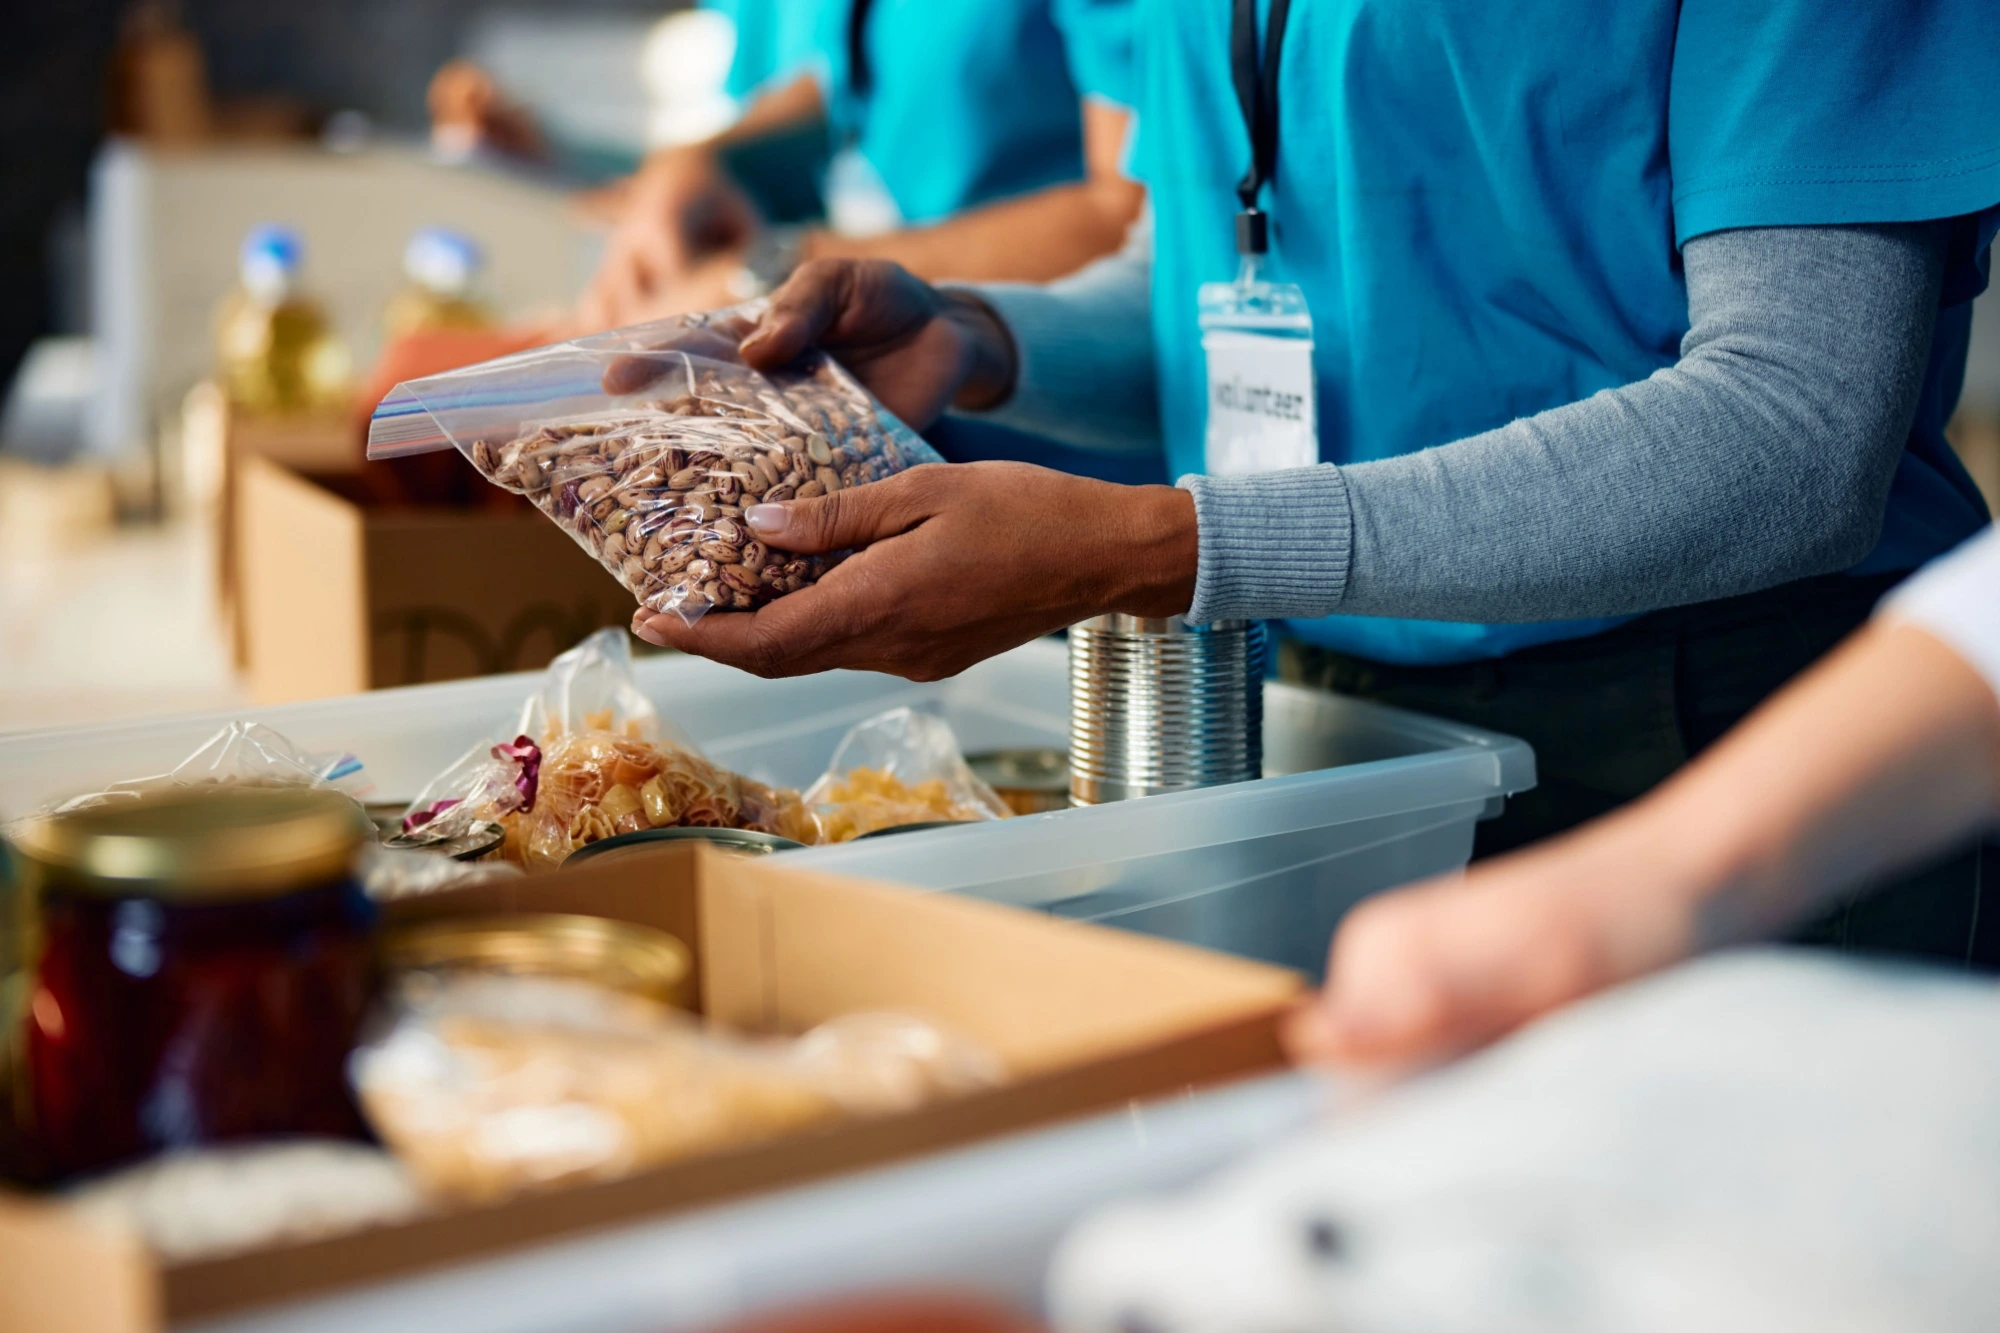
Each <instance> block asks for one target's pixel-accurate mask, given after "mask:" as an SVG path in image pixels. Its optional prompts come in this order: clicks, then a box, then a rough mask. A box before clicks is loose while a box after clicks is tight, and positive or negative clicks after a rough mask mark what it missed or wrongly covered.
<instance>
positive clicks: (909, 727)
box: [805, 708, 1013, 842]
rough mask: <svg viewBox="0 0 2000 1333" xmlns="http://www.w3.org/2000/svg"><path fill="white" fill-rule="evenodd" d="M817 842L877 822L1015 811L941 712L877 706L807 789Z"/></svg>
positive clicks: (843, 838)
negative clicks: (979, 771) (969, 760)
mask: <svg viewBox="0 0 2000 1333" xmlns="http://www.w3.org/2000/svg"><path fill="white" fill-rule="evenodd" d="M805 804H806V809H807V810H808V811H809V812H810V813H811V815H812V818H813V821H814V824H815V830H814V831H815V833H816V835H817V836H815V837H814V838H813V839H812V841H814V842H847V841H849V840H850V839H853V838H858V837H861V836H862V835H863V834H867V833H873V832H876V831H877V830H879V829H885V828H896V827H900V826H901V825H905V824H930V823H937V822H941V821H957V822H969V821H972V820H979V819H1005V818H1007V817H1008V816H1009V815H1010V814H1011V813H1013V812H1012V811H1010V810H1009V809H1008V808H1007V804H1006V802H1004V801H1002V800H1001V799H1000V797H999V796H998V795H997V794H995V792H994V790H993V789H992V788H991V787H989V786H987V785H986V784H985V783H984V782H982V781H980V779H979V777H978V775H976V774H975V773H973V771H972V769H971V768H970V767H969V766H968V765H967V764H966V762H965V756H964V754H963V753H962V752H961V751H960V750H959V748H958V737H957V736H955V735H953V734H952V730H951V726H950V724H948V723H947V722H945V720H944V719H943V718H940V717H934V716H932V715H931V714H929V713H920V712H918V711H916V710H915V709H913V708H895V709H891V710H890V711H888V712H886V713H879V714H877V715H876V716H874V717H871V718H869V719H868V720H867V721H866V722H863V723H861V724H859V725H858V726H856V727H855V728H854V729H853V730H851V731H849V732H848V733H847V735H846V737H845V738H843V739H842V741H841V742H840V748H839V749H837V750H835V751H834V752H833V762H832V763H830V764H829V765H827V770H826V772H825V773H824V774H822V775H821V776H820V779H819V781H817V782H815V783H814V784H813V785H812V787H811V788H810V789H808V790H807V792H806V794H805Z"/></svg>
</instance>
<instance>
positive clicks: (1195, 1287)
mask: <svg viewBox="0 0 2000 1333" xmlns="http://www.w3.org/2000/svg"><path fill="white" fill-rule="evenodd" d="M1996 1053H2000V987H1996V986H1995V985H1993V984H1990V983H1987V982H1983V981H1976V980H1969V979H1966V978H1963V977H1959V976H1956V975H1953V974H1948V973H1943V972H1934V971H1920V970H1916V969H1912V968H1897V967H1890V966H1878V965H1869V964H1861V963H1854V962H1847V961H1843V960H1840V959H1837V958H1834V957H1829V956H1826V955H1819V954H1809V953H1805V952H1803V951H1793V950H1779V949H1767V950H1757V951H1746V952H1743V953H1737V954H1732V955H1722V956H1718V957H1714V958H1711V959H1709V960H1708V961H1705V962H1701V963H1697V964H1694V965H1691V966H1688V967H1684V968H1681V969H1678V970H1676V971H1674V972H1672V973H1669V974H1666V975H1664V976H1661V977H1657V978H1654V979H1652V980H1649V981H1646V982H1643V983H1640V984H1637V985H1634V986H1631V987H1628V988H1625V989H1623V990H1620V991H1617V992H1613V993H1611V994H1609V995H1607V996H1604V997H1602V998H1600V999H1598V1000H1596V1001H1594V1002H1591V1003H1589V1004H1585V1005H1581V1006H1578V1007H1576V1008H1573V1009H1571V1010H1568V1011H1566V1012H1564V1013H1561V1014H1558V1015H1556V1016H1554V1017H1552V1018H1550V1019H1547V1020H1545V1021H1543V1022H1542V1023H1540V1024H1538V1025H1536V1026H1535V1027H1533V1028H1531V1029H1529V1030H1527V1031H1525V1032H1523V1033H1522V1034H1520V1035H1518V1036H1517V1037H1515V1038H1513V1039H1512V1040H1510V1041H1508V1042H1505V1043H1503V1044H1501V1045H1500V1046H1498V1047H1495V1048H1493V1049H1492V1050H1490V1051H1488V1052H1486V1053H1484V1054H1482V1055H1480V1056H1477V1057H1475V1058H1473V1059H1470V1060H1467V1061H1465V1062H1463V1063H1461V1064H1458V1065H1456V1066H1453V1067H1451V1068H1449V1069H1445V1070H1441V1071H1438V1072H1437V1073H1434V1074H1432V1075H1430V1076H1428V1077H1426V1078H1424V1079H1422V1080H1420V1081H1418V1082H1415V1083H1412V1084H1408V1085H1405V1086H1403V1087H1402V1088H1400V1089H1397V1090H1394V1091H1392V1092H1389V1093H1387V1094H1385V1095H1383V1096H1381V1097H1379V1098H1376V1099H1373V1100H1371V1101H1369V1102H1368V1103H1367V1104H1365V1105H1359V1106H1353V1107H1351V1109H1349V1110H1347V1111H1346V1112H1344V1113H1343V1114H1341V1115H1339V1116H1338V1117H1336V1119H1335V1120H1334V1121H1333V1122H1332V1123H1330V1124H1328V1125H1327V1126H1326V1127H1325V1128H1323V1129H1322V1130H1319V1131H1317V1132H1315V1133H1313V1134H1312V1135H1310V1136H1308V1137H1305V1138H1303V1139H1300V1140H1296V1141H1293V1142H1290V1143H1287V1144H1284V1145H1281V1146H1278V1147H1276V1148H1273V1149H1272V1150H1270V1151H1268V1152H1266V1153H1264V1154H1263V1155H1261V1156H1260V1157H1258V1158H1256V1159H1254V1160H1251V1161H1249V1162H1246V1163H1244V1164H1242V1165H1240V1166H1237V1167H1235V1168H1233V1169H1231V1170H1229V1171H1227V1172H1225V1173H1224V1174H1222V1175H1221V1176H1219V1177H1217V1178H1215V1179H1213V1180H1211V1181H1209V1182H1207V1183H1206V1184H1204V1185H1202V1186H1200V1187H1198V1188H1196V1189H1194V1190H1192V1191H1190V1192H1188V1193H1186V1194H1183V1195H1180V1196H1177V1197H1171V1198H1165V1199H1157V1200H1150V1201H1142V1202H1133V1203H1126V1204H1122V1205H1117V1206H1114V1207H1112V1208H1109V1209H1107V1210H1105V1211H1103V1212H1102V1213H1100V1214H1098V1215H1096V1216H1094V1217H1091V1218H1088V1219H1086V1220H1085V1221H1084V1222H1083V1223H1082V1224H1081V1225H1080V1226H1079V1227H1078V1228H1077V1229H1076V1231H1074V1232H1073V1233H1072V1235H1071V1236H1070V1237H1069V1238H1068V1239H1067V1240H1066V1242H1065V1243H1064V1245H1063V1247H1062V1248H1061V1250H1060V1251H1059V1253H1058V1255H1057V1257H1056V1260H1055V1263H1054V1265H1053V1267H1052V1269H1051V1273H1050V1277H1049V1300H1050V1309H1051V1313H1052V1315H1053V1317H1054V1319H1055V1321H1056V1323H1057V1324H1058V1326H1059V1327H1061V1328H1062V1329H1064V1330H1066V1333H1099V1331H1103V1333H1111V1331H1112V1330H1117V1331H1118V1333H1135V1331H1136V1330H1145V1331H1146V1333H1306V1331H1307V1330H1317V1329H1337V1330H1341V1331H1342V1333H1404V1331H1405V1330H1407V1331H1408V1333H1418V1331H1419V1330H1421V1333H1526V1330H1535V1333H1584V1330H1589V1333H1669V1331H1671V1333H1686V1330H1691V1329H1699V1330H1703V1331H1704V1333H1738V1331H1739V1330H1740V1331H1741V1333H1774V1331H1778V1330H1789V1329H1809V1330H1813V1333H1862V1331H1863V1330H1867V1331H1868V1333H1875V1331H1877V1330H1880V1331H1881V1333H1889V1331H1890V1330H1893V1331H1894V1333H1931V1331H1936V1333H1944V1331H1946V1330H1954V1331H1955V1330H1966V1331H1967V1333H1971V1331H1972V1330H1981V1331H1982V1333H1983V1331H1986V1330H1992V1329H1996V1328H2000V1263H1996V1261H1995V1256H1996V1255H2000V1058H1996Z"/></svg>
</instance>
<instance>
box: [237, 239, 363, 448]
mask: <svg viewBox="0 0 2000 1333" xmlns="http://www.w3.org/2000/svg"><path fill="white" fill-rule="evenodd" d="M302 260H303V252H302V248H301V246H300V244H299V238H298V235H297V233H295V232H293V231H292V230H291V229H290V228H288V227H277V226H264V227H257V228H254V229H252V230H251V232H250V234H249V235H248V236H246V237H244V239H243V250H242V253H241V255H240V257H239V260H238V265H237V275H238V280H237V287H236V290H235V291H233V292H231V293H230V294H229V297H228V299H227V300H226V301H225V302H224V303H223V307H222V317H221V321H220V325H219V328H218V330H217V338H216V360H217V368H218V370H219V372H220V374H221V377H222V383H223V388H224V390H225V391H226V392H227V393H228V395H229V400H230V402H231V404H232V405H234V406H236V407H239V408H242V409H244V410H246V411H251V412H271V413H292V412H313V411H329V410H337V409H343V408H345V406H346V403H347V394H348V392H349V380H350V374H351V370H352V366H351V364H350V362H349V359H348V354H347V348H346V346H345V345H344V344H343V343H342V342H341V341H340V339H339V338H338V337H336V336H335V334H334V332H333V328H332V326H331V325H330V324H329V323H328V322H327V318H326V313H325V312H324V311H323V310H322V309H321V308H320V306H319V303H318V302H316V301H314V300H312V299H311V298H310V297H309V296H307V295H306V294H305V293H304V292H302V291H301V290H300V286H299V270H300V265H301V262H302Z"/></svg>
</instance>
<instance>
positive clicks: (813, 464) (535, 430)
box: [368, 303, 938, 622]
mask: <svg viewBox="0 0 2000 1333" xmlns="http://www.w3.org/2000/svg"><path fill="white" fill-rule="evenodd" d="M761 310H762V306H761V304H759V303H752V304H750V305H744V306H735V307H732V308H730V309H726V310H718V311H714V312H711V313H709V314H703V315H692V316H686V317H682V318H679V319H671V320H661V321H658V322H655V323H652V324H641V325H636V326H634V327H632V328H628V329H618V330H614V331H611V332H608V333H598V334H592V335H590V336H589V337H584V338H576V339H572V340H571V341H569V342H565V343H557V344H555V345H553V346H550V347H542V348H537V349H535V350H534V351H530V352H521V353H518V354H516V355H514V356H509V357H502V358H500V359H499V360H497V361H488V362H486V363H484V364H483V365H477V366H472V367H469V368H467V369H464V370H457V371H451V372H448V373H446V374H443V375H433V376H430V377H428V378H426V379H420V380H411V381H408V382H407V383H404V384H399V385H397V386H396V388H395V390H394V391H393V392H392V393H391V394H390V395H389V396H388V397H387V398H385V399H383V400H382V403H381V404H380V405H379V406H378V407H377V408H376V409H375V414H374V417H373V419H372V420H371V422H370V423H369V430H368V456H369V457H370V458H377V459H379V458H396V457H401V456H404V455H407V454H413V453H423V452H428V451H431V450H436V449H443V448H447V447H455V448H457V449H458V451H459V452H460V453H462V454H464V455H465V456H466V457H467V458H468V459H470V460H471V462H472V465H473V466H474V467H476V468H478V469H479V471H480V472H481V473H482V474H483V475H484V476H485V477H486V478H487V480H489V481H491V482H493V483H494V484H495V485H498V486H503V487H505V488H506V489H508V490H510V491H513V492H515V493H516V494H519V495H523V496H526V497H527V498H528V499H529V500H530V501H532V502H533V503H534V505H535V506H536V507H537V508H538V509H540V510H541V511H542V512H543V513H544V514H547V515H548V516H549V517H550V518H551V519H553V520H555V521H556V522H557V523H559V524H561V525H562V527H563V528H564V530H565V531H567V532H569V533H570V534H571V535H572V536H574V537H575V538H576V540H577V542H578V543H579V544H580V545H582V546H583V547H584V549H585V550H588V551H589V552H590V553H591V554H592V555H594V556H596V557H597V558H598V560H599V561H600V562H601V563H602V564H603V565H604V567H605V568H606V569H608V570H610V571H611V573H612V574H613V575H614V576H616V577H617V579H618V581H619V582H620V583H622V584H624V586H625V587H626V589H627V590H628V591H630V592H631V593H632V595H633V596H634V597H635V598H637V599H638V601H639V603H640V604H641V605H643V606H645V607H646V608H647V609H649V610H652V611H673V612H676V613H678V614H679V615H680V616H681V617H682V618H684V619H686V620H688V621H689V622H692V621H693V620H694V619H696V618H697V617H698V616H700V615H701V614H703V613H704V612H706V611H708V610H710V609H722V610H749V609H752V608H754V607H757V606H760V605H762V604H763V603H765V602H768V601H770V600H771V599H773V598H775V597H779V596H782V595H784V594H785V593H788V592H793V591H796V590H797V589H799V588H801V587H804V586H806V585H807V584H809V583H813V582H815V581H816V580H817V579H818V578H819V577H820V575H821V574H822V573H823V572H824V571H825V569H827V568H828V567H829V566H830V565H831V564H832V563H833V562H834V558H832V557H812V556H791V555H787V554H785V553H784V552H779V551H772V550H770V549H769V548H767V547H766V546H765V545H764V544H763V543H762V542H759V541H756V540H754V539H753V538H752V536H751V534H750V531H749V529H748V527H747V526H746V525H745V524H744V522H743V518H742V514H743V510H744V509H745V508H747V507H748V506H750V505H752V504H756V503H758V502H759V501H765V500H769V501H778V500H787V499H793V498H803V497H809V496H814V495H820V494H824V493H826V492H829V491H838V490H844V489H846V488H848V487H851V486H860V485H864V484H866V483H867V482H870V481H875V480H879V479H881V478H883V477H886V476H890V475H892V474H894V473H897V472H901V471H903V470H904V469H905V468H909V467H912V466H915V465H916V464H918V463H927V462H936V461H938V455H937V454H936V453H935V452H934V451H933V450H932V449H931V447H930V446H929V445H927V444H925V443H924V441H923V439H922V438H921V437H919V436H918V435H917V434H916V433H915V432H914V431H912V430H911V429H910V428H909V427H908V426H905V425H904V424H903V423H902V422H901V421H898V420H897V419H896V418H895V417H894V416H893V415H891V414H890V412H889V411H888V409H887V408H885V407H883V406H882V405H881V404H880V403H878V402H876V401H875V400H874V398H872V397H871V396H870V395H869V394H868V392H867V390H865V389H863V388H862V387H861V385H860V384H859V383H858V382H857V381H856V380H855V379H854V378H853V377H852V376H851V375H849V374H848V373H847V372H846V371H845V370H843V369H841V368H840V366H839V365H838V364H836V363H835V362H834V361H833V360H832V359H830V358H829V357H827V356H826V355H825V354H823V353H818V352H812V353H808V354H807V355H805V356H803V357H800V358H799V359H798V360H797V361H795V362H793V363H792V364H791V365H789V366H787V367H785V368H784V369H782V370H777V371H771V372H765V373H760V372H758V371H755V370H752V369H750V368H749V367H748V366H746V365H745V364H744V363H743V360H742V358H741V357H740V356H738V355H737V351H736V345H737V342H738V340H739V339H740V338H741V337H742V336H743V335H744V334H746V333H747V332H748V331H749V329H750V327H751V326H752V325H753V324H754V323H755V321H756V317H757V316H758V314H759V313H761Z"/></svg>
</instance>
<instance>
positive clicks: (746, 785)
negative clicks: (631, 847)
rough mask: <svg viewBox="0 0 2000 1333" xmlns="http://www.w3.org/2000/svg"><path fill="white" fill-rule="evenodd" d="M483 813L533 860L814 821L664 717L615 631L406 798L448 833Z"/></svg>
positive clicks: (553, 670) (803, 828)
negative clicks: (642, 833)
mask: <svg viewBox="0 0 2000 1333" xmlns="http://www.w3.org/2000/svg"><path fill="white" fill-rule="evenodd" d="M482 820H492V821H497V822H498V823H499V824H500V825H501V827H502V828H503V829H504V830H505V833H506V839H505V841H504V842H503V843H502V845H501V855H502V856H503V857H504V858H505V859H506V860H508V861H512V862H513V863H515V864H516V865H520V866H525V867H527V868H528V869H531V870H534V869H553V868H554V867H556V866H559V865H561V864H562V863H563V861H565V860H566V859H568V857H569V854H570V853H571V852H573V851H575V850H576V849H577V848H579V847H582V846H585V845H587V844H589V843H593V842H598V841H601V840H602V839H605V838H609V837H614V836H616V835H617V834H620V833H632V832H636V831H638V830H640V829H646V828H742V829H755V830H757V831H758V832H761V833H776V834H780V835H783V836H785V837H792V838H796V839H797V840H799V841H802V842H803V841H808V840H809V839H808V838H800V837H799V836H798V835H799V833H801V832H810V831H811V821H810V820H809V819H808V817H807V815H806V812H805V807H804V804H803V803H802V801H801V800H800V797H799V794H798V793H797V792H795V791H792V790H789V789H786V788H778V787H769V786H766V785H764V784H763V783H761V782H756V781H753V780H752V779H749V778H745V777H742V776H740V775H738V774H736V773H732V772H730V771H729V770H728V769H726V768H723V767H721V766H720V765H718V764H714V763H711V762H709V761H708V760H707V759H706V758H704V757H703V756H702V754H701V752H700V751H699V750H697V749H696V748H695V746H694V743H693V742H692V741H690V740H688V739H687V738H686V737H684V736H680V735H678V734H674V733H672V732H671V730H670V729H669V728H668V727H666V726H665V725H664V724H663V723H662V721H661V719H660V717H659V714H658V712H657V711H656V710H655V709H654V708H653V705H652V703H651V701H650V700H648V699H647V698H646V696H645V695H644V694H643V693H641V692H640V690H639V687H638V685H637V684H636V683H635V682H634V680H633V678H632V658H631V646H630V640H629V639H628V638H627V637H626V634H625V631H624V630H619V629H604V630H599V631H598V632H597V633H595V634H593V635H591V636H590V637H589V638H587V639H585V640H584V641H583V642H582V643H580V644H578V645H577V646H576V647H574V648H572V649H570V650H569V651H568V652H566V653H564V654H563V655H562V656H561V657H558V658H557V659H556V660H555V661H554V662H553V663H551V664H550V666H549V670H548V675H547V677H546V678H545V680H544V683H543V686H542V688H541V690H539V691H538V692H537V693H536V694H535V695H534V696H533V697H531V698H530V699H529V700H528V701H527V703H526V705H525V706H524V707H523V708H522V710H521V718H520V722H519V724H518V726H517V728H516V735H515V737H514V739H513V740H512V741H508V742H503V743H500V744H496V745H488V744H485V743H483V742H482V743H481V744H480V745H476V746H474V747H473V748H472V750H471V751H469V752H468V753H467V754H466V755H465V756H463V757H462V758H461V759H460V760H459V761H458V762H457V763H455V764H453V765H452V766H451V767H450V768H449V769H447V770H445V772H443V773H442V774H440V775H439V776H438V777H436V778H434V779H433V780H432V781H431V783H430V785H429V786H428V787H426V788H425V789H424V790H423V792H422V793H420V794H419V795H418V797H417V799H416V800H415V801H413V802H411V804H410V808H409V810H408V811H407V812H406V813H405V815H404V817H403V827H404V829H405V831H406V832H407V833H408V834H410V835H411V836H412V837H414V838H417V839H419V840H428V839H438V840H443V839H447V838H450V837H454V836H457V835H458V834H459V833H462V832H463V831H464V830H465V829H467V828H469V827H470V826H471V825H472V824H474V823H477V822H479V821H482Z"/></svg>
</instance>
